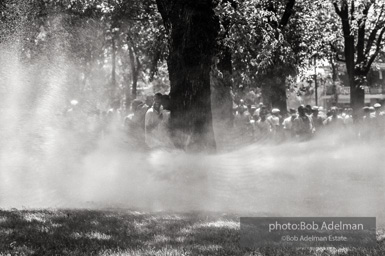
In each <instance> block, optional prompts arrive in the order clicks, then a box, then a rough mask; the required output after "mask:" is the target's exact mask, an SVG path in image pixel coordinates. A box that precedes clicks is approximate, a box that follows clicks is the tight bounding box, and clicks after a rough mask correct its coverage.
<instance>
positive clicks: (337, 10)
mask: <svg viewBox="0 0 385 256" xmlns="http://www.w3.org/2000/svg"><path fill="white" fill-rule="evenodd" d="M333 5H334V9H335V10H336V13H337V14H338V16H340V17H341V10H340V8H339V7H338V4H337V2H334V3H333Z"/></svg>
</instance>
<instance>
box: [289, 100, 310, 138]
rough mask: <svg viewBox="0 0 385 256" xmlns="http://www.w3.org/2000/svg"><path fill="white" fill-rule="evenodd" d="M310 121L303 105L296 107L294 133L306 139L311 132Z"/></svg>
mask: <svg viewBox="0 0 385 256" xmlns="http://www.w3.org/2000/svg"><path fill="white" fill-rule="evenodd" d="M312 129H313V127H312V123H311V120H310V118H309V116H307V114H306V109H305V107H304V106H299V107H298V116H297V117H296V118H295V119H294V121H293V130H294V134H295V136H296V137H297V138H299V139H300V140H306V139H309V138H310V137H311V134H312Z"/></svg>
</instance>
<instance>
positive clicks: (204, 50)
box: [157, 0, 219, 152]
mask: <svg viewBox="0 0 385 256" xmlns="http://www.w3.org/2000/svg"><path fill="white" fill-rule="evenodd" d="M157 5H158V9H159V11H160V13H161V15H162V18H163V21H164V23H165V27H166V29H169V33H170V35H169V57H168V61H167V63H168V69H169V76H170V85H171V91H170V98H171V120H170V121H171V129H172V135H173V139H174V144H175V145H176V146H177V147H179V148H184V149H189V150H193V151H202V150H203V151H209V152H212V151H215V150H216V143H215V139H214V131H213V125H212V113H211V91H210V70H211V64H212V58H213V56H214V53H215V47H216V37H217V35H218V31H219V21H218V20H217V19H216V17H215V13H214V11H213V7H214V4H213V1H212V0H178V1H173V0H157Z"/></svg>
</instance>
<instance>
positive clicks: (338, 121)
mask: <svg viewBox="0 0 385 256" xmlns="http://www.w3.org/2000/svg"><path fill="white" fill-rule="evenodd" d="M324 124H325V125H326V126H330V127H336V128H341V127H343V125H344V121H343V119H342V117H341V116H339V115H338V109H337V107H332V108H331V109H330V115H329V116H328V118H326V120H325V121H324Z"/></svg>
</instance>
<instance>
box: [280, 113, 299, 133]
mask: <svg viewBox="0 0 385 256" xmlns="http://www.w3.org/2000/svg"><path fill="white" fill-rule="evenodd" d="M289 114H290V116H289V117H287V118H285V120H283V123H282V126H283V130H284V134H285V138H286V139H290V138H293V137H294V129H293V123H294V119H296V118H297V112H296V111H295V109H293V108H291V109H289Z"/></svg>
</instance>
